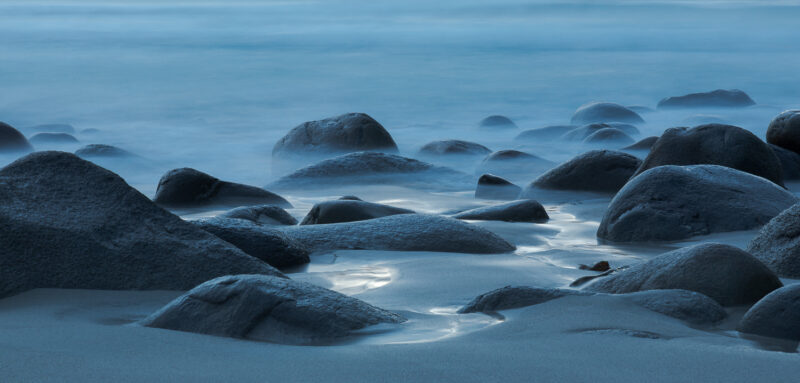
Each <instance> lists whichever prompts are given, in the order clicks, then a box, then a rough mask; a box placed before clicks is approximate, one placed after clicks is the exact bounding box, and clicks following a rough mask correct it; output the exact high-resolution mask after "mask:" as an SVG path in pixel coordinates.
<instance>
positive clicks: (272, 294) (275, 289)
mask: <svg viewBox="0 0 800 383" xmlns="http://www.w3.org/2000/svg"><path fill="white" fill-rule="evenodd" d="M403 321H405V319H404V318H403V317H401V316H399V315H397V314H395V313H392V312H389V311H386V310H382V309H379V308H377V307H375V306H372V305H370V304H368V303H366V302H364V301H361V300H358V299H356V298H351V297H348V296H346V295H343V294H340V293H337V292H335V291H331V290H328V289H325V288H322V287H319V286H315V285H312V284H309V283H304V282H298V281H293V280H290V279H283V278H275V277H269V276H262V275H229V276H225V277H221V278H217V279H213V280H210V281H208V282H205V283H203V284H201V285H199V286H197V287H195V288H194V289H192V290H191V291H189V292H187V293H186V294H184V295H181V296H180V297H178V298H176V299H175V300H173V301H172V302H170V303H169V304H167V305H166V306H164V307H163V308H162V309H160V310H159V311H157V312H155V313H153V314H152V315H150V316H149V317H147V318H145V319H144V320H142V321H141V322H140V323H141V324H142V325H144V326H147V327H156V328H162V329H168V330H177V331H186V332H194V333H200V334H209V335H216V336H225V337H232V338H244V339H250V340H258V341H266V342H274V343H283V344H319V343H329V342H331V341H336V340H340V339H342V338H345V337H347V336H350V335H354V332H355V331H357V330H360V329H363V328H365V327H368V326H372V325H376V324H379V323H400V322H403Z"/></svg>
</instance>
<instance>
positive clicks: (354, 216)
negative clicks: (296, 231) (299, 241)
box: [300, 199, 415, 225]
mask: <svg viewBox="0 0 800 383" xmlns="http://www.w3.org/2000/svg"><path fill="white" fill-rule="evenodd" d="M395 214H415V212H414V211H413V210H409V209H403V208H399V207H394V206H389V205H383V204H379V203H373V202H365V201H354V200H341V199H339V200H334V201H324V202H320V203H318V204H315V205H314V206H313V207H312V208H311V210H310V211H309V212H308V214H307V215H306V216H305V218H303V220H302V221H301V222H300V224H301V225H319V224H328V223H338V222H354V221H363V220H367V219H373V218H380V217H386V216H390V215H395Z"/></svg>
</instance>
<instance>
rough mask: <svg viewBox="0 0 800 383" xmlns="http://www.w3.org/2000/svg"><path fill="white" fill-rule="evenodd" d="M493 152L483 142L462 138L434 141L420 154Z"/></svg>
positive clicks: (473, 154)
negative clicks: (463, 139)
mask: <svg viewBox="0 0 800 383" xmlns="http://www.w3.org/2000/svg"><path fill="white" fill-rule="evenodd" d="M491 152H492V151H491V150H490V149H489V148H487V147H485V146H483V145H481V144H478V143H475V142H469V141H461V140H442V141H433V142H429V143H427V144H425V145H424V146H423V147H422V148H420V149H419V154H420V155H422V156H441V155H460V156H484V155H486V154H488V153H491Z"/></svg>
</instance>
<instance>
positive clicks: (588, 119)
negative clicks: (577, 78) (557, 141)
mask: <svg viewBox="0 0 800 383" xmlns="http://www.w3.org/2000/svg"><path fill="white" fill-rule="evenodd" d="M571 122H572V123H573V124H591V123H594V122H628V123H633V124H636V123H642V122H644V120H643V119H642V117H641V116H639V115H638V114H637V113H636V112H634V111H632V110H630V109H628V108H626V107H624V106H622V105H620V104H615V103H613V102H590V103H588V104H584V105H582V106H581V107H580V108H578V109H577V110H576V111H575V114H573V115H572V120H571Z"/></svg>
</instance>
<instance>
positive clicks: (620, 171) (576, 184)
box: [522, 150, 641, 196]
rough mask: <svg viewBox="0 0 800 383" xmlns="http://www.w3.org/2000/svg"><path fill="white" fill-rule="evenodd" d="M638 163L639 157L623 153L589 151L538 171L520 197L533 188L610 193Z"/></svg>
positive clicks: (626, 180)
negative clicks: (544, 170) (534, 178)
mask: <svg viewBox="0 0 800 383" xmlns="http://www.w3.org/2000/svg"><path fill="white" fill-rule="evenodd" d="M640 164H641V160H639V159H638V158H636V157H634V156H632V155H630V154H627V153H623V152H617V151H612V150H592V151H589V152H586V153H583V154H581V155H579V156H577V157H575V158H573V159H571V160H569V161H567V162H565V163H563V164H561V165H558V166H557V167H555V168H554V169H551V170H550V171H548V172H547V173H544V174H542V175H541V176H539V178H537V179H536V180H534V181H533V182H532V183H531V184H530V185H528V187H527V188H526V189H525V190H523V192H522V196H525V195H533V194H535V193H534V190H533V189H535V188H541V189H554V190H580V191H593V192H606V193H614V192H616V191H617V190H619V189H620V188H622V186H623V185H625V183H626V182H628V179H629V178H630V177H631V175H633V173H634V172H635V171H636V169H637V167H639V165H640Z"/></svg>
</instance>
